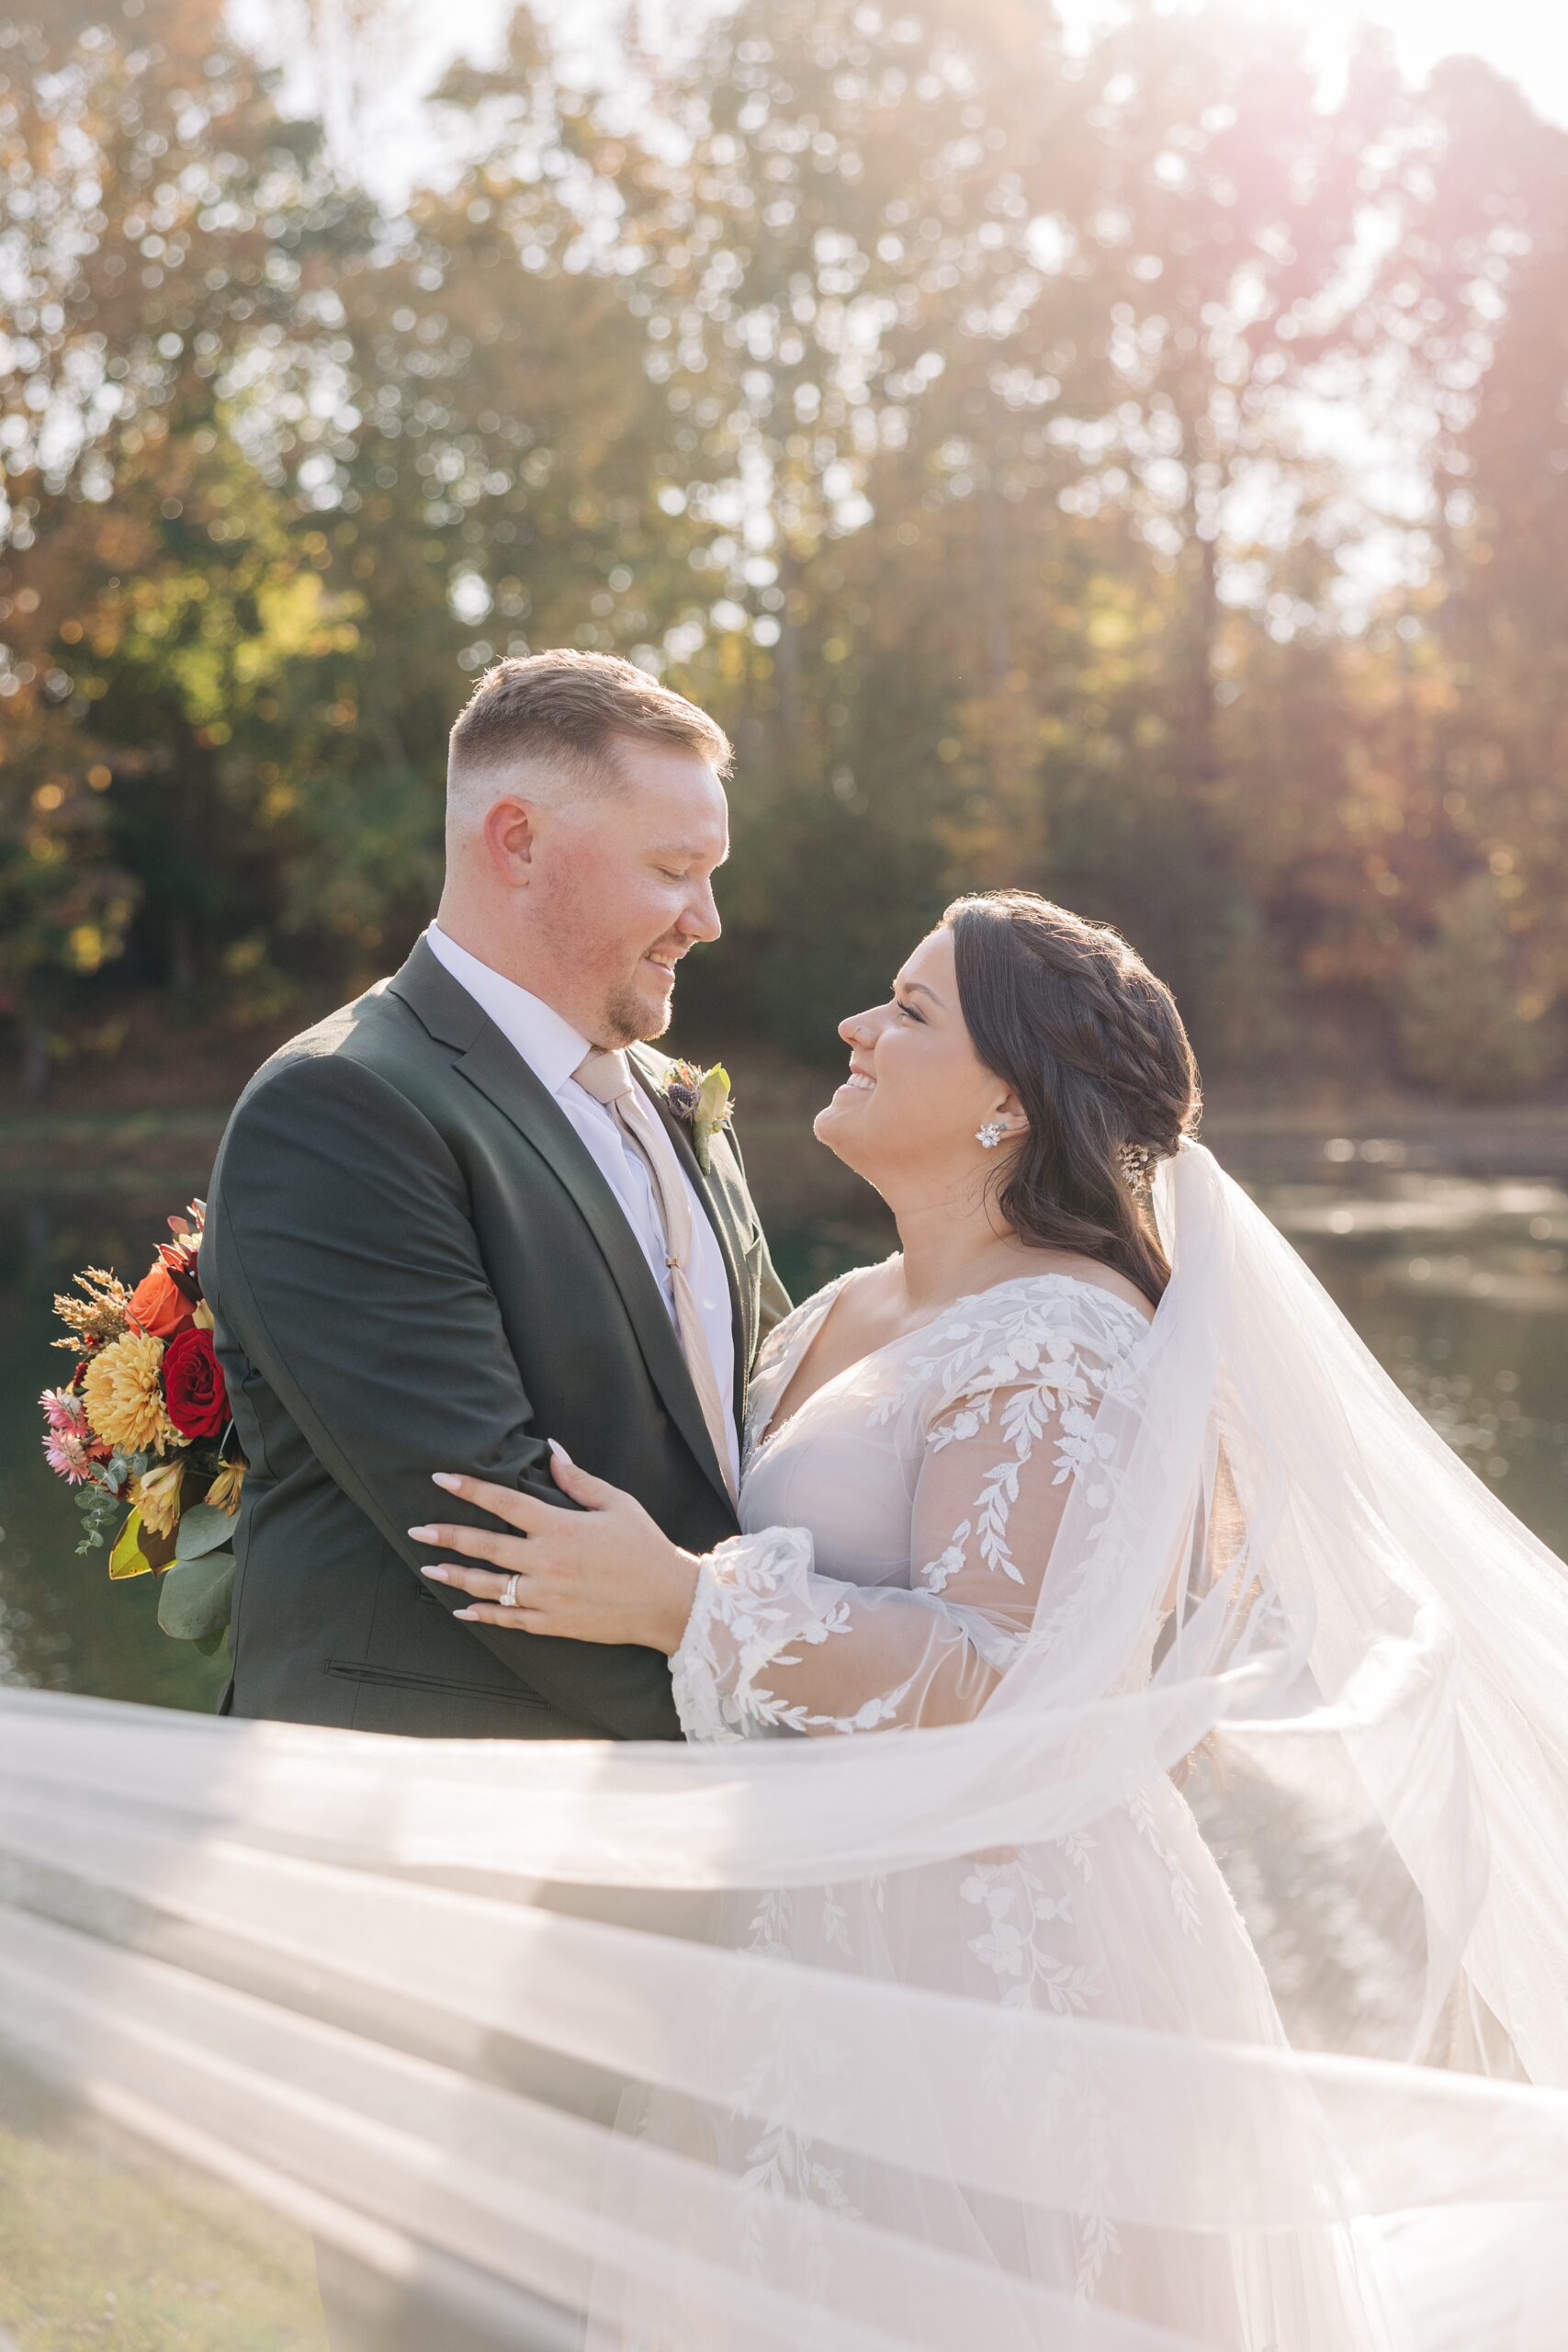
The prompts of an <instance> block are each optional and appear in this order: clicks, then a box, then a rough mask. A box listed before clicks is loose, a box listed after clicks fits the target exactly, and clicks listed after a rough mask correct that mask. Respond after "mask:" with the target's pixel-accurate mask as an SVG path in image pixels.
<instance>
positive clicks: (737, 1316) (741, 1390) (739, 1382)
mask: <svg viewBox="0 0 1568 2352" xmlns="http://www.w3.org/2000/svg"><path fill="white" fill-rule="evenodd" d="M626 1058H627V1060H628V1061H629V1062H630V1064H631V1067H632V1071H633V1074H634V1075H635V1077H636V1078H637V1082H638V1084H639V1085H640V1086H641V1088H642V1091H643V1092H644V1093H645V1094H646V1095H647V1096H648V1098H649V1102H650V1103H652V1104H653V1107H654V1109H655V1111H656V1112H657V1113H658V1114H659V1116H660V1119H661V1120H662V1121H663V1123H664V1129H665V1133H666V1134H667V1135H668V1136H669V1137H670V1140H671V1143H672V1144H673V1145H674V1147H675V1154H676V1157H677V1159H679V1160H680V1162H681V1165H682V1168H683V1169H684V1170H685V1172H686V1174H687V1175H688V1176H689V1177H690V1179H691V1182H692V1185H693V1188H694V1191H695V1193H696V1195H697V1198H698V1200H699V1201H701V1203H702V1204H703V1210H704V1213H705V1216H706V1217H707V1221H708V1223H709V1224H710V1225H711V1226H712V1227H713V1230H714V1238H715V1239H716V1241H717V1243H718V1250H719V1255H720V1257H721V1258H722V1259H723V1260H724V1272H725V1277H726V1280H727V1281H728V1283H729V1315H730V1321H731V1323H732V1325H733V1327H734V1337H735V1419H736V1425H737V1427H739V1425H740V1423H741V1421H742V1420H743V1419H744V1416H745V1411H746V1377H747V1373H748V1370H749V1369H750V1362H751V1322H750V1315H749V1313H748V1311H747V1310H748V1305H749V1300H748V1293H747V1288H746V1284H745V1283H744V1282H743V1281H742V1279H741V1264H740V1245H739V1236H738V1234H737V1232H736V1227H735V1222H734V1217H733V1215H732V1213H731V1210H730V1204H729V1199H728V1193H726V1192H725V1191H724V1189H723V1188H722V1187H721V1186H719V1185H717V1184H716V1183H715V1182H713V1180H712V1178H711V1177H710V1176H707V1175H705V1173H704V1171H703V1168H702V1164H701V1162H700V1161H699V1160H698V1159H697V1155H696V1150H695V1148H694V1143H693V1140H692V1131H691V1129H690V1127H688V1125H686V1122H685V1121H684V1120H683V1119H678V1118H677V1117H676V1116H675V1114H674V1113H673V1112H672V1111H671V1108H670V1105H669V1103H667V1102H666V1101H665V1099H664V1096H663V1093H662V1091H660V1087H659V1085H658V1083H657V1081H656V1080H655V1077H654V1074H653V1073H652V1072H651V1071H650V1070H649V1069H645V1067H644V1066H643V1064H642V1062H641V1061H640V1060H639V1058H638V1057H637V1053H636V1051H635V1049H634V1050H633V1051H632V1052H631V1053H629V1054H628V1055H627V1057H626Z"/></svg>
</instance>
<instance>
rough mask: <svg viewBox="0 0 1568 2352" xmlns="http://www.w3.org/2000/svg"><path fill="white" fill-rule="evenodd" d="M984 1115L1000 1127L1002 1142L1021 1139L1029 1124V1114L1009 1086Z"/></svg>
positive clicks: (1016, 1141) (1012, 1141) (1013, 1141)
mask: <svg viewBox="0 0 1568 2352" xmlns="http://www.w3.org/2000/svg"><path fill="white" fill-rule="evenodd" d="M986 1116H987V1119H990V1120H993V1121H994V1122H995V1123H996V1124H997V1125H998V1126H999V1127H1000V1128H1001V1130H1002V1135H1001V1140H1002V1141H1003V1143H1018V1142H1019V1141H1021V1138H1022V1136H1023V1131H1024V1129H1025V1128H1026V1127H1027V1126H1028V1125H1029V1114H1028V1112H1027V1111H1026V1110H1025V1109H1024V1107H1023V1105H1022V1103H1021V1102H1020V1101H1019V1099H1018V1096H1017V1095H1016V1094H1015V1093H1014V1092H1013V1091H1012V1089H1011V1088H1010V1087H1008V1088H1006V1089H1005V1090H1004V1091H1003V1092H1002V1093H1000V1094H999V1095H998V1098H997V1100H996V1102H995V1103H993V1104H992V1106H991V1108H990V1109H989V1110H988V1111H987V1114H986Z"/></svg>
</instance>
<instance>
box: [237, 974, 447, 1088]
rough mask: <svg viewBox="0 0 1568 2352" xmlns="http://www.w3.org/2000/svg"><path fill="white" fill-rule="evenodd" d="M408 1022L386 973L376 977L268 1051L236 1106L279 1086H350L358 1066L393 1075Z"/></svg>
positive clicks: (404, 1045) (403, 1056)
mask: <svg viewBox="0 0 1568 2352" xmlns="http://www.w3.org/2000/svg"><path fill="white" fill-rule="evenodd" d="M410 1025H411V1024H410V1017H409V1015H408V1013H407V1011H406V1009H405V1008H404V1007H403V1006H402V1005H401V1004H400V1001H399V999H398V998H397V996H396V995H394V994H393V992H392V985H391V981H390V978H387V979H382V980H378V981H376V982H375V984H374V985H373V986H372V987H370V988H368V989H366V990H365V992H364V994H363V995H362V996H357V997H355V999H354V1000H353V1001H352V1002H351V1003H348V1004H340V1005H339V1006H338V1007H337V1009H336V1010H335V1012H329V1013H327V1014H326V1015H325V1016H324V1017H323V1018H322V1019H321V1020H320V1021H316V1022H312V1023H311V1024H310V1028H308V1029H301V1030H300V1032H299V1035H298V1036H294V1037H290V1038H289V1039H288V1043H287V1044H286V1045H282V1046H278V1048H277V1050H276V1053H272V1054H269V1055H268V1056H267V1057H266V1059H265V1062H263V1064H262V1065H261V1068H260V1069H258V1070H257V1071H256V1072H255V1073H254V1076H253V1077H252V1079H251V1080H250V1081H249V1083H248V1084H247V1085H246V1087H245V1089H244V1091H243V1093H242V1095H241V1096H240V1099H239V1103H237V1104H236V1106H235V1107H236V1110H243V1108H244V1106H245V1104H246V1103H249V1102H251V1101H252V1100H253V1098H254V1096H256V1095H257V1094H260V1093H262V1092H265V1091H268V1090H270V1089H274V1088H277V1087H279V1086H281V1087H283V1088H284V1089H285V1090H286V1091H296V1090H298V1091H301V1092H310V1093H314V1092H318V1091H321V1090H322V1089H325V1090H326V1091H331V1090H332V1089H333V1085H334V1082H341V1083H342V1084H344V1086H345V1087H353V1085H354V1083H355V1077H356V1075H357V1074H358V1073H359V1072H361V1071H364V1072H367V1073H371V1074H378V1075H381V1076H383V1077H386V1078H390V1079H393V1080H395V1076H396V1072H397V1069H398V1067H399V1062H400V1059H403V1060H406V1055H407V1046H408V1042H409V1040H408V1030H409V1027H410ZM400 1046H401V1048H402V1052H401V1055H400V1052H399V1047H400Z"/></svg>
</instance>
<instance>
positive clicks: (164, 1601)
mask: <svg viewBox="0 0 1568 2352" xmlns="http://www.w3.org/2000/svg"><path fill="white" fill-rule="evenodd" d="M233 1595H234V1555H233V1554H232V1552H203V1553H202V1554H200V1555H198V1556H197V1557H196V1558H192V1559H186V1560H176V1562H175V1565H174V1566H173V1567H172V1568H165V1569H164V1576H163V1580H162V1582H161V1583H160V1585H159V1587H158V1623H159V1624H160V1625H161V1626H162V1627H163V1629H164V1633H165V1634H168V1635H169V1637H170V1639H171V1640H172V1641H175V1642H195V1643H197V1645H201V1644H204V1643H210V1642H211V1641H212V1640H213V1637H214V1636H215V1635H217V1634H221V1633H222V1631H223V1628H224V1627H225V1626H226V1625H227V1624H228V1623H229V1610H230V1604H231V1600H232V1599H233Z"/></svg>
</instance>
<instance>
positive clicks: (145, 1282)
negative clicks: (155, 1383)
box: [125, 1259, 190, 1340]
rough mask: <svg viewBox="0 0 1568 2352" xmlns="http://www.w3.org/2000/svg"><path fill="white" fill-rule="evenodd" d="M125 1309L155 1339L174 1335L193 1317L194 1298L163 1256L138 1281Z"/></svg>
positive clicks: (141, 1328)
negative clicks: (178, 1282)
mask: <svg viewBox="0 0 1568 2352" xmlns="http://www.w3.org/2000/svg"><path fill="white" fill-rule="evenodd" d="M125 1311H126V1314H127V1316H128V1317H129V1318H130V1321H131V1322H132V1323H134V1324H135V1326H136V1328H137V1329H138V1330H139V1331H146V1332H148V1333H150V1334H151V1336H152V1338H153V1339H154V1340H167V1339H171V1338H172V1337H173V1336H174V1334H175V1332H176V1331H179V1330H183V1329H184V1328H185V1326H186V1324H187V1323H188V1322H189V1321H190V1301H189V1300H188V1299H187V1298H186V1296H185V1295H184V1293H183V1292H182V1291H181V1290H180V1288H179V1286H178V1284H177V1283H175V1281H174V1280H173V1278H172V1276H171V1275H170V1273H169V1271H168V1269H167V1267H166V1266H165V1265H164V1262H163V1260H162V1259H160V1260H159V1261H158V1263H157V1264H156V1265H155V1266H154V1267H153V1269H152V1272H151V1273H150V1274H147V1275H145V1276H144V1277H143V1279H142V1280H141V1282H139V1283H137V1285H136V1288H135V1289H134V1290H133V1291H132V1292H131V1294H130V1305H129V1306H127V1308H126V1310H125Z"/></svg>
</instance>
